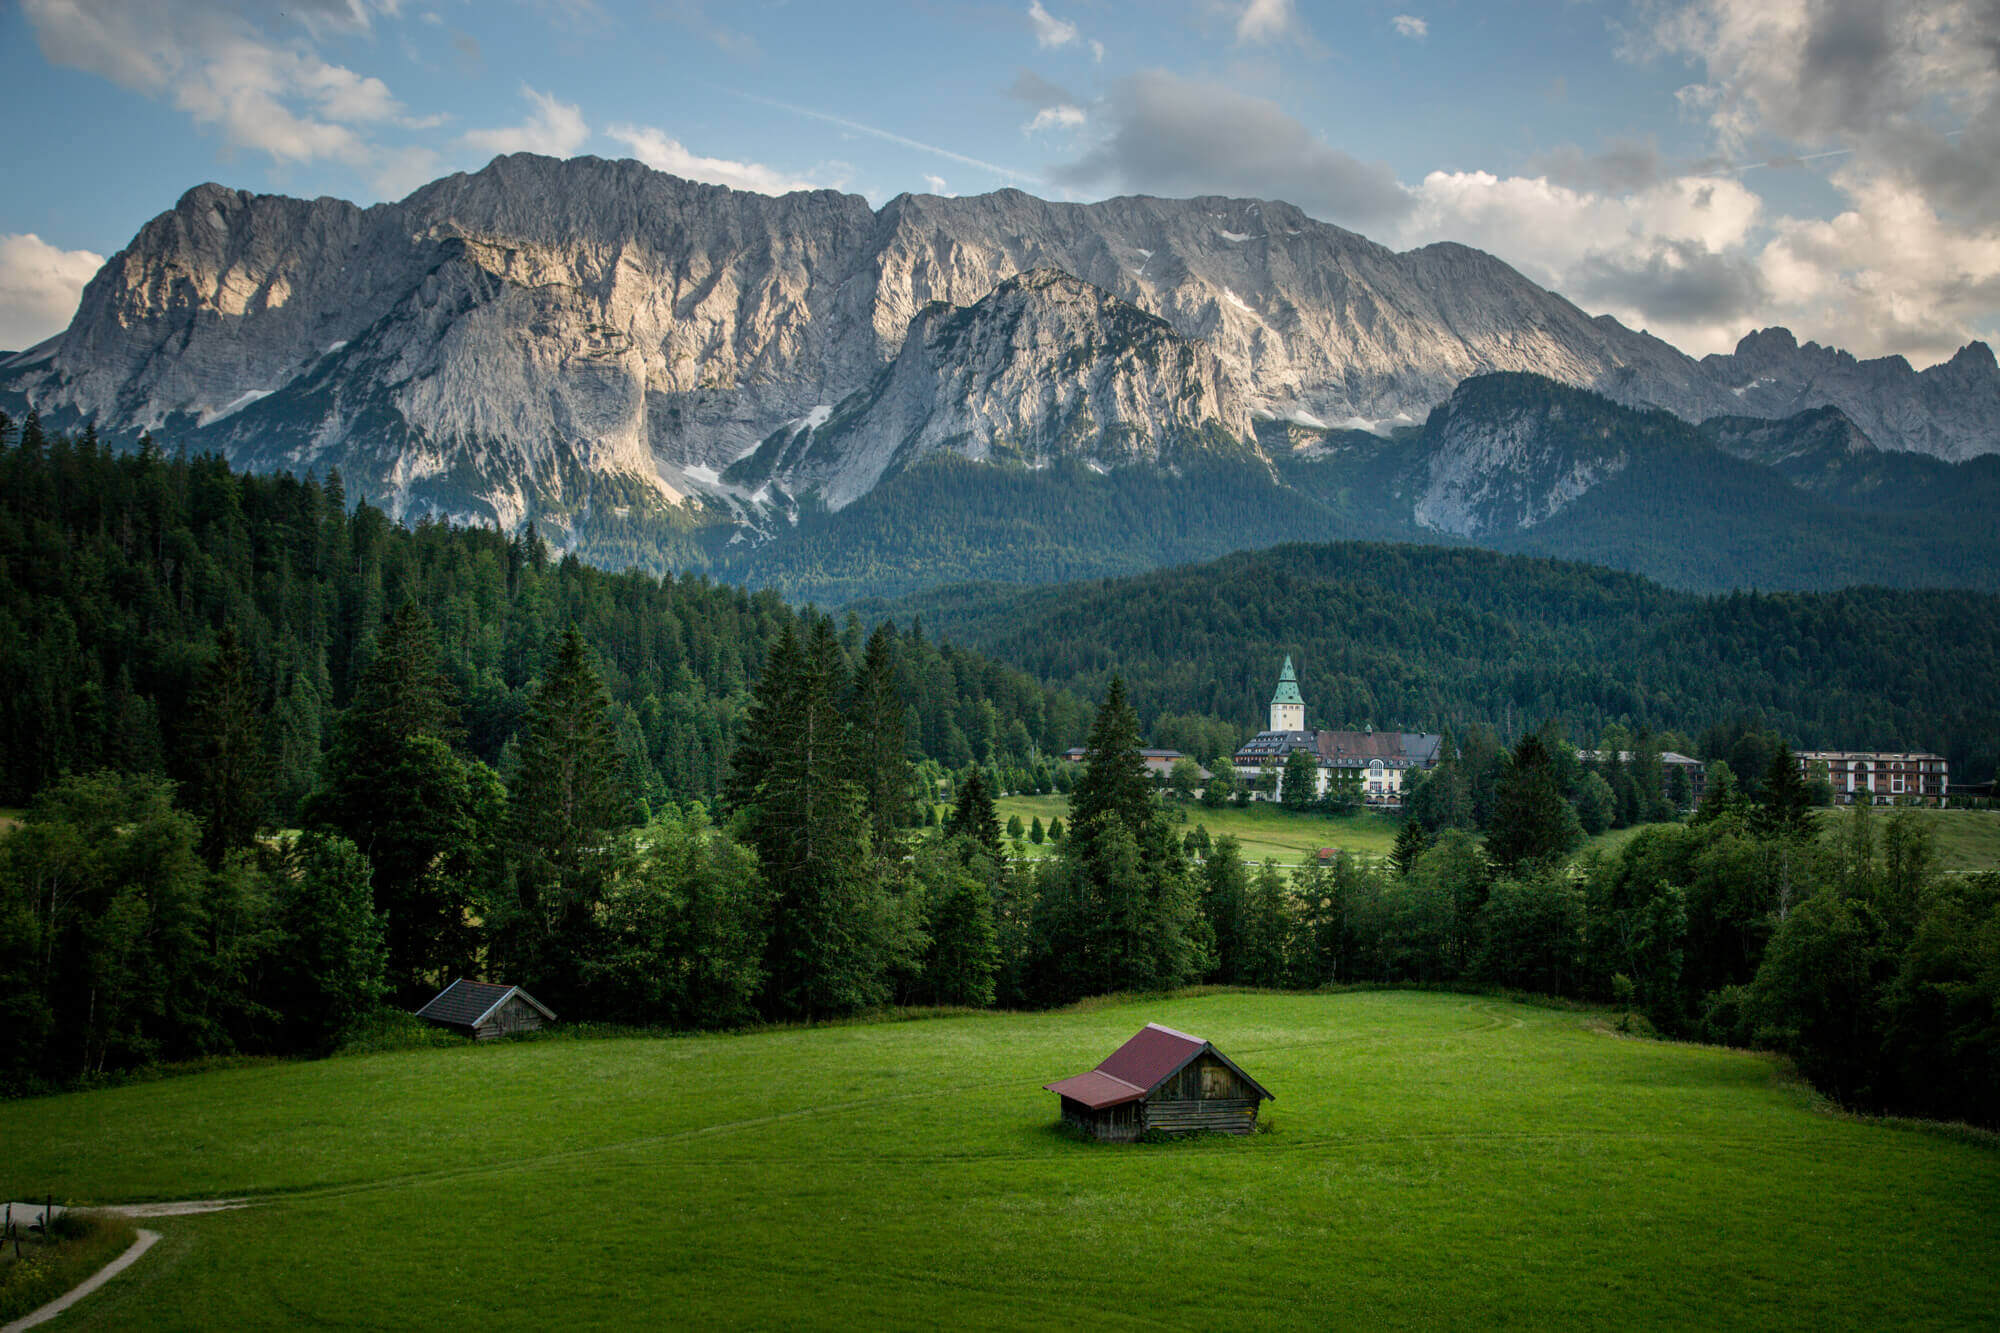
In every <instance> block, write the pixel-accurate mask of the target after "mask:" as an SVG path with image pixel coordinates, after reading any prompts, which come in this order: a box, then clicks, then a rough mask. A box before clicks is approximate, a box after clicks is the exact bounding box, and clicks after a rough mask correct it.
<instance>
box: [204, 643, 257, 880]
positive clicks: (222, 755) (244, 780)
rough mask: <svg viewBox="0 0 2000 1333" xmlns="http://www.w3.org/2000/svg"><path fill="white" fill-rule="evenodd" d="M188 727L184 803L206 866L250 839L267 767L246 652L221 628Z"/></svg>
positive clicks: (248, 658)
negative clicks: (196, 823) (197, 827)
mask: <svg viewBox="0 0 2000 1333" xmlns="http://www.w3.org/2000/svg"><path fill="white" fill-rule="evenodd" d="M192 713H193V717H192V719H191V721H190V724H189V728H188V736H189V747H188V748H189V752H190V753H189V756H188V758H189V764H188V769H189V773H190V776H191V781H190V783H189V787H190V788H191V790H190V797H191V800H190V802H189V803H190V805H191V806H192V807H193V809H194V811H195V814H196V815H197V817H199V818H200V820H201V823H202V832H201V853H202V856H203V857H204V858H205V859H206V860H207V861H208V864H209V865H210V866H211V867H215V866H219V865H221V864H222V859H223V857H225V856H227V855H228V854H229V853H230V852H233V851H238V850H240V849H242V848H245V847H248V846H250V845H251V843H252V842H253V841H254V840H255V839H256V836H257V826H258V824H259V823H260V822H261V821H262V816H263V813H264V794H265V787H266V782H267V775H268V772H269V768H268V765H267V764H266V762H265V759H264V745H263V736H262V730H263V728H262V725H261V723H260V721H259V718H258V716H257V702H256V687H255V685H254V684H253V683H252V681H251V679H250V655H249V654H248V653H246V652H244V650H243V645H242V644H241V643H240V642H239V641H238V640H237V637H236V629H235V627H234V626H228V627H225V628H224V629H223V631H222V636H221V638H220V639H219V640H218V641H217V643H216V652H215V657H214V659H213V660H211V661H210V662H209V664H208V666H207V667H206V668H204V669H203V671H202V676H201V684H200V685H199V687H197V689H196V691H195V696H194V700H193V704H192Z"/></svg>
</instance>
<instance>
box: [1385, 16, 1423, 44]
mask: <svg viewBox="0 0 2000 1333" xmlns="http://www.w3.org/2000/svg"><path fill="white" fill-rule="evenodd" d="M1389 22H1390V23H1392V24H1394V25H1395V28H1396V35H1397V36H1398V37H1408V38H1409V39H1411V40H1412V41H1418V42H1421V41H1422V40H1423V39H1424V38H1426V37H1428V36H1430V35H1431V25H1430V24H1429V23H1428V22H1426V21H1425V20H1423V19H1420V18H1418V17H1417V16H1416V15H1415V14H1398V15H1396V17H1394V18H1392V19H1390V20H1389Z"/></svg>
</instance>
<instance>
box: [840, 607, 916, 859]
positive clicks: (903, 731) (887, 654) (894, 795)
mask: <svg viewBox="0 0 2000 1333" xmlns="http://www.w3.org/2000/svg"><path fill="white" fill-rule="evenodd" d="M906 714H907V709H906V707H905V705H904V703H903V696H902V693H901V692H900V691H899V690H898V689H897V687H896V629H895V626H894V625H892V624H889V623H887V622H884V623H883V624H881V625H878V626H876V628H875V632H874V633H873V634H871V635H869V636H868V646H867V647H866V648H865V649H864V650H863V652H862V655H861V665H860V667H859V668H858V669H857V670H856V672H855V675H854V688H853V690H852V691H851V693H850V696H849V702H848V709H847V716H848V724H849V726H850V727H851V728H852V730H853V736H854V758H853V761H852V762H853V771H854V773H855V775H856V777H858V778H859V779H860V782H861V795H862V803H863V806H864V807H865V808H866V810H867V812H868V823H869V826H870V828H871V829H872V830H873V832H874V837H875V846H876V849H877V850H878V851H886V850H887V849H888V848H890V847H891V846H892V845H893V844H894V842H895V838H896V830H897V829H899V828H902V827H904V826H906V825H907V824H908V823H909V822H910V817H911V813H912V806H911V787H912V774H911V769H910V759H909V752H908V746H909V735H908V725H907V721H906Z"/></svg>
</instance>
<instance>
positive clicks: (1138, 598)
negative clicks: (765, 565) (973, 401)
mask: <svg viewBox="0 0 2000 1333" xmlns="http://www.w3.org/2000/svg"><path fill="white" fill-rule="evenodd" d="M857 609H859V610H861V611H863V612H864V613H865V614H866V615H868V616H870V617H881V616H894V617H896V618H898V619H899V620H900V619H907V618H909V617H910V616H913V615H919V614H920V615H922V616H923V618H924V623H925V624H927V625H931V626H933V627H935V628H937V629H939V630H942V631H944V632H947V633H949V634H950V635H951V636H952V637H953V638H955V639H959V640H961V641H963V642H965V643H968V644H970V645H972V646H973V647H976V648H978V649H980V650H981V651H984V652H988V653H992V654H993V655H995V656H997V657H1000V658H1001V659H1003V660H1005V661H1007V662H1010V663H1012V664H1014V665H1017V666H1019V667H1021V668H1023V669H1025V670H1027V671H1029V672H1031V673H1033V674H1034V675H1036V676H1037V677H1038V678H1040V679H1042V680H1044V681H1047V682H1049V683H1051V684H1055V685H1060V686H1065V687H1068V688H1070V689H1073V690H1076V691H1078V692H1079V693H1083V694H1094V693H1096V692H1098V691H1099V690H1101V689H1102V687H1103V683H1104V681H1105V680H1106V679H1107V678H1108V677H1109V676H1110V675H1111V674H1113V673H1114V672H1122V673H1123V674H1124V676H1125V679H1126V680H1127V682H1128V683H1129V684H1130V685H1131V687H1132V697H1133V698H1134V700H1135V701H1137V703H1138V706H1139V708H1140V711H1141V714H1142V716H1143V718H1144V719H1145V721H1146V723H1147V724H1148V726H1149V727H1150V726H1152V725H1153V724H1154V723H1155V722H1156V720H1157V719H1158V718H1159V717H1160V716H1161V715H1165V714H1212V715H1213V716H1215V717H1218V718H1225V719H1230V720H1233V721H1235V722H1237V723H1238V724H1239V725H1240V726H1241V727H1242V728H1243V729H1244V730H1245V731H1246V732H1248V731H1254V730H1256V729H1257V728H1259V727H1261V726H1262V725H1263V719H1264V717H1265V705H1266V703H1267V702H1268V700H1269V698H1270V693H1271V687H1272V682H1273V681H1275V680H1276V678H1277V669H1278V664H1279V662H1280V661H1281V660H1282V658H1283V657H1284V655H1285V654H1287V653H1289V654H1291V655H1292V657H1293V660H1294V661H1295V662H1296V663H1297V665H1298V669H1299V685H1300V689H1301V690H1302V691H1303V693H1304V694H1305V698H1306V703H1307V706H1308V710H1309V714H1310V719H1309V720H1310V722H1311V723H1312V724H1313V725H1317V726H1328V727H1349V726H1351V727H1361V726H1365V725H1373V726H1375V727H1379V728H1390V727H1406V728H1411V729H1417V730H1440V729H1450V728H1464V727H1466V726H1468V725H1470V724H1480V725H1483V726H1487V727H1492V728H1495V729H1497V730H1499V731H1500V732H1501V733H1502V734H1503V735H1511V734H1514V733H1516V732H1518V731H1519V730H1520V729H1522V728H1523V727H1525V726H1529V725H1538V724H1539V723H1540V722H1542V721H1543V720H1548V719H1553V720H1556V721H1559V722H1561V723H1562V724H1563V725H1564V726H1565V727H1566V728H1567V729H1568V731H1569V733H1570V734H1571V735H1572V736H1574V737H1578V738H1585V739H1587V738H1593V737H1595V736H1596V735H1597V734H1598V733H1599V731H1600V730H1601V729H1602V728H1603V727H1604V726H1605V724H1607V723H1614V722H1615V723H1622V724H1625V725H1628V726H1633V727H1638V728H1644V729H1647V730H1653V731H1675V732H1679V733H1681V734H1683V735H1687V736H1692V735H1694V734H1696V733H1698V732H1700V731H1701V730H1703V729H1705V728H1707V727H1709V726H1711V725H1714V724H1717V723H1727V722H1733V721H1737V720H1742V719H1761V721H1762V722H1763V723H1764V724H1765V725H1768V726H1770V727H1772V728H1774V729H1776V730H1777V731H1778V732H1780V733H1782V734H1783V735H1785V736H1786V737H1788V738H1789V739H1790V740H1791V741H1792V743H1793V744H1795V745H1800V746H1805V747H1812V748H1819V747H1853V748H1869V749H1875V748H1880V749H1899V748H1904V747H1911V748H1922V749H1929V750H1935V751H1937V752H1939V753H1941V754H1944V755H1946V756H1947V757H1949V758H1950V759H1951V761H1952V764H1953V775H1954V777H1955V778H1959V779H1961V780H1972V779H1980V778H1984V777H1986V776H1988V775H1990V774H1991V773H1992V772H1993V770H1994V765H1995V761H1996V758H2000V598H1995V597H1993V596H1990V595H1986V594H1979V593H1965V592H1918V591H1890V590H1885V589H1879V588H1856V589H1849V590H1846V591H1842V592H1833V593H1769V594H1752V593H1735V594H1729V595H1725V596H1714V597H1700V596H1694V595H1691V594H1687V593H1680V592H1675V591H1672V590H1671V589H1668V588H1664V587H1661V586H1660V585H1658V584H1656V583H1652V582H1649V581H1647V580H1646V579H1643V578H1639V577H1637V576H1636V575H1630V574H1620V573H1616V572H1613V571H1611V570H1606V569H1600V568H1595V567H1592V566H1587V565H1577V564H1568V563H1563V562H1558V561H1554V560H1545V559H1532V558H1526V557H1520V556H1503V555H1495V554H1491V553H1488V552H1484V551H1473V550H1443V549H1438V548H1433V547H1418V546H1391V545H1376V544H1362V543H1355V544H1337V545H1312V546H1306V545H1288V546H1280V547H1277V548H1275V549H1272V550H1268V551H1263V552H1255V553H1242V554H1237V555H1232V556H1228V557H1225V558H1224V559H1221V560H1216V561H1213V562H1210V563H1208V564H1203V565H1193V566H1188V567H1185V568H1181V569H1170V570H1161V571H1158V572H1156V573H1151V574H1145V575H1140V576H1137V577H1133V578H1126V579H1117V580H1106V581H1103V582H1097V583H1086V584H1073V585H1069V586H1065V587H1058V588H1039V589H1019V588H1006V587H998V586H964V587H959V588H947V589H941V590H938V591H936V592H932V593H927V594H920V595H915V596H910V597H906V598H903V599H901V600H898V601H894V602H870V603H864V604H862V605H861V606H860V607H858V608H857Z"/></svg>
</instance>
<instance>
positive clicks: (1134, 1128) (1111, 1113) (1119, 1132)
mask: <svg viewBox="0 0 2000 1333" xmlns="http://www.w3.org/2000/svg"><path fill="white" fill-rule="evenodd" d="M1062 1117H1063V1119H1064V1121H1066V1122H1067V1123H1069V1124H1072V1125H1075V1126H1076V1127H1077V1128H1078V1129H1080V1130H1082V1131H1084V1133H1086V1134H1092V1135H1095V1136H1096V1137H1098V1138H1100V1139H1104V1140H1106V1141H1107V1142H1111V1143H1130V1142H1131V1141H1132V1140H1133V1139H1136V1138H1138V1137H1139V1136H1140V1135H1141V1134H1143V1133H1145V1132H1146V1125H1145V1114H1144V1108H1143V1105H1142V1104H1141V1103H1139V1102H1127V1103H1125V1105H1123V1106H1107V1107H1105V1108H1104V1109H1103V1110H1102V1111H1093V1110H1091V1109H1090V1108H1089V1107H1088V1106H1085V1105H1084V1104H1083V1103H1082V1102H1078V1101H1072V1100H1070V1099H1069V1098H1068V1097H1065V1098H1063V1099H1062Z"/></svg>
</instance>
